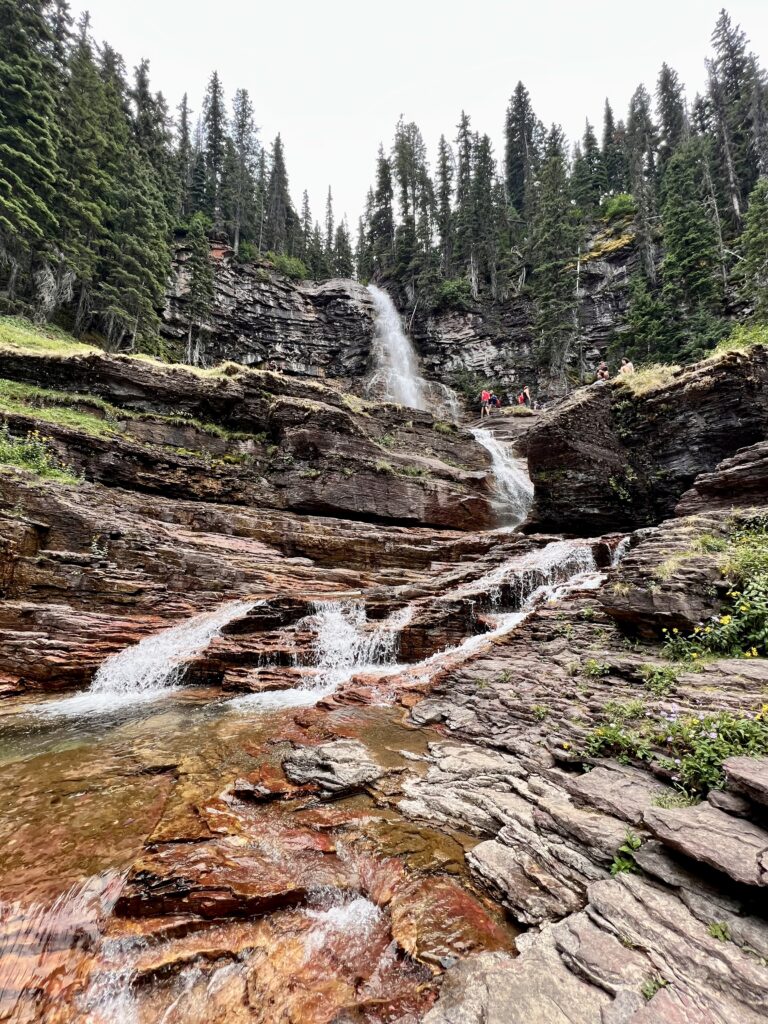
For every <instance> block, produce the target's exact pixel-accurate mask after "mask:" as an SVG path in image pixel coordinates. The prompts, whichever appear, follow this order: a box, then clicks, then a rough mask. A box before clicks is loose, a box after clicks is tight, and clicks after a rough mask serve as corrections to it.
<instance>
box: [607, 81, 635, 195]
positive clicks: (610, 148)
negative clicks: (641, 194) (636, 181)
mask: <svg viewBox="0 0 768 1024" xmlns="http://www.w3.org/2000/svg"><path fill="white" fill-rule="evenodd" d="M622 127H623V126H621V122H620V123H619V124H618V125H617V124H616V122H615V120H614V117H613V110H612V108H611V104H610V103H609V102H608V100H606V101H605V113H604V115H603V142H602V151H601V154H600V157H601V163H602V168H603V177H604V183H605V190H606V192H608V193H609V194H611V195H617V194H618V193H620V192H626V191H627V189H628V188H629V168H628V166H627V157H626V151H625V149H624V142H623V131H622Z"/></svg>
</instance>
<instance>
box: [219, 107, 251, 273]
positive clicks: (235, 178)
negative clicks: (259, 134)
mask: <svg viewBox="0 0 768 1024" xmlns="http://www.w3.org/2000/svg"><path fill="white" fill-rule="evenodd" d="M256 157H257V146H256V125H255V123H254V118H253V104H252V103H251V98H250V96H249V95H248V90H247V89H238V90H237V91H236V92H235V98H234V101H233V104H232V135H231V138H230V139H229V140H228V145H227V155H226V159H225V168H224V173H223V176H222V209H223V215H224V223H225V225H226V227H227V231H228V233H229V237H230V239H231V241H232V248H233V249H234V250H235V253H238V252H239V251H240V240H241V235H243V234H245V235H246V236H247V237H248V238H252V237H253V233H254V223H253V221H254V213H255V199H254V195H255V190H256V182H255V174H256Z"/></svg>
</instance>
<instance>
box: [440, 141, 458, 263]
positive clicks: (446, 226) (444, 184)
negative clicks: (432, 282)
mask: <svg viewBox="0 0 768 1024" xmlns="http://www.w3.org/2000/svg"><path fill="white" fill-rule="evenodd" d="M436 193H437V194H436V205H437V232H438V236H439V239H440V270H441V272H442V275H443V277H444V278H450V277H452V276H453V245H454V239H453V235H454V223H453V153H452V152H451V147H450V146H449V145H448V143H447V142H446V139H445V136H444V135H441V136H440V142H439V145H438V150H437V190H436Z"/></svg>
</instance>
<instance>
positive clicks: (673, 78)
mask: <svg viewBox="0 0 768 1024" xmlns="http://www.w3.org/2000/svg"><path fill="white" fill-rule="evenodd" d="M656 111H657V115H658V119H659V174H660V175H661V174H662V173H663V171H664V167H665V166H666V164H667V161H668V160H669V158H670V157H671V156H672V154H673V153H674V151H675V150H676V149H677V147H678V146H679V145H680V143H681V142H683V140H684V139H685V138H686V137H687V135H688V116H687V114H686V110H685V94H684V92H683V87H682V85H681V84H680V78H679V76H678V74H677V72H676V71H675V70H674V68H671V67H670V66H669V65H668V64H666V63H664V64H662V65H661V71H660V72H659V80H658V83H657V85H656Z"/></svg>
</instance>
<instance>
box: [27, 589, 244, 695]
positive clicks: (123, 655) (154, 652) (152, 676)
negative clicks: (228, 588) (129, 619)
mask: <svg viewBox="0 0 768 1024" xmlns="http://www.w3.org/2000/svg"><path fill="white" fill-rule="evenodd" d="M253 607H254V602H252V601H250V602H249V601H229V602H227V603H226V604H223V605H221V606H220V607H219V608H216V609H215V610H214V611H212V612H203V613H202V614H200V615H194V616H193V617H192V618H191V619H188V620H187V621H186V622H183V623H182V624H181V625H180V626H172V627H171V628H170V629H164V630H162V631H161V632H159V633H155V634H154V635H153V636H148V637H146V638H145V639H144V640H141V641H140V642H139V643H137V644H134V645H133V646H132V647H126V648H125V649H124V650H122V651H119V652H118V653H117V654H113V655H112V656H111V657H110V658H107V660H106V661H105V662H104V663H103V664H102V665H101V667H100V668H99V670H98V672H97V673H96V675H95V676H94V678H93V682H92V683H91V687H90V689H89V690H87V691H85V692H83V693H78V694H75V695H74V696H73V697H69V698H65V699H64V700H60V701H54V702H52V703H48V704H40V705H37V707H36V708H35V709H34V710H36V711H37V712H39V713H43V714H49V715H61V714H80V713H83V712H86V711H105V712H108V711H112V710H114V709H115V708H116V707H119V706H121V705H124V704H130V703H133V702H134V701H139V700H145V699H149V698H152V697H155V696H157V695H158V694H160V693H164V692H168V691H169V690H171V689H173V688H174V687H176V686H178V684H179V683H180V682H181V680H182V678H183V675H184V672H185V671H186V667H187V663H188V662H189V660H190V659H192V658H194V657H195V656H196V655H198V654H200V653H201V652H202V651H204V650H205V649H206V648H207V647H208V645H209V644H210V643H211V641H212V640H213V639H214V638H215V637H217V636H218V635H219V634H220V633H221V630H222V629H223V628H224V626H226V625H228V624H229V623H230V622H232V621H234V620H235V619H239V618H242V617H243V616H244V615H246V614H247V613H248V612H249V611H250V610H251V608H253Z"/></svg>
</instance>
